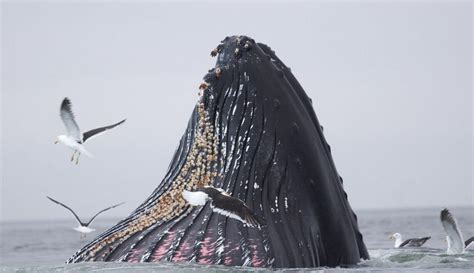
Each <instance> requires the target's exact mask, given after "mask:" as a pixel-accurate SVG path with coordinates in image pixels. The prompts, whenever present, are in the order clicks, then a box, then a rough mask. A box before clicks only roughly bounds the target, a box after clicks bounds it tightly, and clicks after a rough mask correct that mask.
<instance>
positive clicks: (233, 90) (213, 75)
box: [67, 36, 369, 268]
mask: <svg viewBox="0 0 474 273" xmlns="http://www.w3.org/2000/svg"><path fill="white" fill-rule="evenodd" d="M211 55H213V56H215V57H216V58H217V61H216V65H215V67H214V68H212V69H211V70H209V71H208V73H207V74H205V75H204V78H203V83H202V84H201V85H200V86H199V89H200V96H199V99H198V102H197V104H196V107H195V108H194V110H193V112H192V114H191V118H190V120H189V123H188V126H187V129H186V131H185V132H184V135H183V137H182V138H181V140H180V142H179V146H178V148H177V150H176V152H175V154H174V156H173V158H172V160H171V163H170V165H169V167H168V170H167V173H166V175H165V177H164V179H163V180H162V182H161V183H159V185H158V186H157V188H156V189H155V190H154V191H153V192H152V194H151V195H150V196H149V197H148V198H147V199H146V200H145V201H144V202H143V203H142V204H141V205H140V206H138V208H136V209H135V210H134V211H133V212H132V213H131V214H130V215H129V216H128V217H126V218H125V219H123V220H122V221H120V222H118V223H117V224H116V225H115V226H113V227H111V228H110V229H109V230H107V231H105V232H104V233H102V234H101V235H99V236H98V237H97V238H95V239H94V240H93V241H91V242H90V243H89V244H87V245H85V246H84V247H83V248H81V249H80V250H79V251H77V252H76V253H75V254H74V255H73V256H72V257H71V258H70V259H69V260H68V261H67V262H68V263H76V262H84V261H124V262H159V261H171V262H192V263H197V264H205V265H209V264H221V265H228V266H251V267H272V268H294V267H299V268H302V267H319V266H329V267H335V266H350V265H354V264H356V263H358V262H359V261H360V259H361V258H363V259H368V258H369V255H368V252H367V249H366V247H365V244H364V242H363V239H362V234H361V233H360V231H359V229H358V224H357V217H356V215H355V214H354V212H353V211H352V209H351V207H350V205H349V202H348V200H347V194H346V193H345V191H344V188H343V181H342V178H341V177H340V176H339V174H338V172H337V170H336V167H335V165H334V161H333V158H332V156H331V150H330V147H329V145H328V143H327V142H326V140H325V137H324V135H323V132H322V127H321V125H320V124H319V121H318V119H317V117H316V114H315V112H314V110H313V106H312V101H311V99H310V98H309V97H308V96H307V94H306V93H305V91H304V90H303V88H302V87H301V85H300V84H299V83H298V81H297V80H296V78H295V77H294V76H293V74H292V73H291V71H290V68H288V67H287V66H285V64H284V63H283V62H282V61H281V60H280V59H279V58H278V57H277V56H276V54H275V52H274V51H273V50H272V49H271V48H270V47H268V46H267V45H265V44H262V43H256V42H255V41H254V40H253V39H251V38H249V37H246V36H232V37H226V38H225V39H224V40H223V41H222V42H221V43H220V44H219V45H218V46H217V47H216V48H215V49H214V50H213V51H212V52H211ZM204 186H212V187H215V188H221V189H223V190H224V191H226V192H228V193H229V194H230V195H231V196H232V197H234V198H237V199H239V200H242V202H244V203H245V205H246V206H247V207H248V208H249V209H250V210H251V211H252V212H253V213H254V214H255V215H257V216H258V217H260V218H262V219H264V220H265V225H264V226H263V227H262V228H261V229H258V228H254V227H249V226H247V225H245V224H244V223H242V222H241V221H236V220H235V219H231V218H230V217H226V216H225V215H221V214H220V213H216V212H214V211H213V209H212V207H211V204H210V203H211V202H207V203H206V204H205V205H204V206H191V205H190V204H189V203H188V202H186V200H185V199H184V198H183V194H182V193H183V192H184V191H196V190H197V189H198V188H202V187H204Z"/></svg>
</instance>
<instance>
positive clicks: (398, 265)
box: [0, 207, 474, 272]
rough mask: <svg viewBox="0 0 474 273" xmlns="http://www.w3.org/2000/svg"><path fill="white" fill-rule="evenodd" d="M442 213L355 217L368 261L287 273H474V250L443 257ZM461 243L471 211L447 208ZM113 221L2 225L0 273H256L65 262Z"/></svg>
mask: <svg viewBox="0 0 474 273" xmlns="http://www.w3.org/2000/svg"><path fill="white" fill-rule="evenodd" d="M441 209H442V208H430V209H405V210H377V211H357V214H358V219H359V227H360V229H361V231H362V234H363V235H364V241H365V243H366V245H367V248H368V249H369V253H370V256H371V259H370V260H367V261H361V262H360V263H359V264H358V265H356V266H354V267H352V268H335V269H330V268H311V269H291V271H295V272H299V271H313V272H314V271H317V272H400V271H411V272H413V271H415V272H474V249H471V250H469V251H467V252H466V253H465V254H461V255H446V242H445V236H444V231H443V228H442V226H441V222H440V220H439V211H440V210H441ZM450 210H451V212H452V213H453V214H454V215H455V217H456V218H457V220H458V225H459V227H460V229H461V232H462V233H463V235H464V237H465V239H467V238H469V237H471V236H474V207H465V208H450ZM117 221H118V220H117V219H105V220H104V219H97V220H96V222H95V223H94V224H95V226H94V228H96V229H97V231H96V232H94V233H92V234H89V235H88V237H87V238H85V239H81V238H80V234H79V233H77V232H76V231H74V230H73V229H72V227H74V226H75V225H76V223H75V221H74V220H73V219H70V220H63V221H36V222H1V223H0V239H1V240H0V272H156V271H160V272H187V271H191V270H192V271H197V272H222V271H229V272H234V271H242V272H248V271H250V272H260V271H267V270H268V269H256V268H249V267H225V266H202V265H195V264H175V263H148V264H129V263H81V264H73V265H66V264H64V262H65V261H66V259H67V258H69V256H71V255H72V254H73V253H74V252H75V251H76V250H78V249H79V248H80V247H82V246H83V245H85V244H86V243H87V242H88V241H89V240H92V239H93V238H94V237H95V236H96V235H98V234H99V233H100V232H102V231H104V230H106V229H107V228H108V227H110V226H112V225H113V224H114V223H116V222H117ZM394 232H400V233H402V234H403V235H404V237H405V238H408V237H421V236H431V239H430V240H429V241H428V242H427V243H426V244H425V247H423V248H418V249H393V242H392V241H390V240H389V239H388V236H389V235H390V234H391V233H394Z"/></svg>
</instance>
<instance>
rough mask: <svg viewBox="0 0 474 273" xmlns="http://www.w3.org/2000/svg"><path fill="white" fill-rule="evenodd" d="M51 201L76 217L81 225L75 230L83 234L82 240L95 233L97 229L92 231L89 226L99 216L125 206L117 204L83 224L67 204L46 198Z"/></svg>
mask: <svg viewBox="0 0 474 273" xmlns="http://www.w3.org/2000/svg"><path fill="white" fill-rule="evenodd" d="M46 197H47V198H48V199H49V200H51V201H53V202H54V203H56V204H58V205H60V206H62V207H64V208H66V209H67V210H69V211H70V212H71V213H72V214H73V215H74V217H76V220H77V222H78V223H79V226H78V227H75V228H74V230H75V231H77V232H80V233H81V238H83V237H84V238H85V237H86V235H87V233H91V232H93V231H94V230H95V229H92V228H90V227H89V225H90V224H91V223H92V221H94V219H95V218H96V217H97V216H99V214H101V213H103V212H105V211H108V210H109V209H113V208H115V207H118V206H120V205H122V204H124V202H122V203H120V204H116V205H113V206H110V207H108V208H105V209H103V210H101V211H99V212H97V213H96V214H95V215H94V216H92V218H91V219H90V220H89V222H87V223H85V222H82V221H81V219H80V218H79V216H77V214H76V213H75V212H74V211H73V210H72V209H71V208H70V207H68V206H66V205H65V204H63V203H61V202H59V201H57V200H54V199H53V198H51V197H49V196H46Z"/></svg>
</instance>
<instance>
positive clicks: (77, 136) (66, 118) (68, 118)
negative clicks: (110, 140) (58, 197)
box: [54, 98, 125, 165]
mask: <svg viewBox="0 0 474 273" xmlns="http://www.w3.org/2000/svg"><path fill="white" fill-rule="evenodd" d="M59 113H60V116H61V119H62V120H63V123H64V126H65V127H66V131H67V135H60V136H58V137H57V138H56V140H55V141H54V144H57V143H58V142H61V143H63V144H64V145H66V146H67V147H69V148H71V149H72V150H73V151H74V153H73V154H72V156H71V161H74V156H75V155H76V153H78V155H77V157H76V165H77V164H78V163H79V156H81V154H85V155H87V156H88V157H92V154H91V153H89V152H88V151H87V150H86V149H85V148H84V146H83V144H84V143H85V142H86V141H87V140H88V139H91V138H93V137H95V136H98V135H100V134H102V133H104V132H105V131H107V130H110V129H112V128H115V127H116V126H118V125H120V124H122V123H124V122H125V119H124V120H122V121H120V122H117V123H115V124H112V125H109V126H104V127H100V128H96V129H92V130H90V131H87V132H85V133H83V134H82V133H81V130H80V129H79V126H78V125H77V122H76V120H75V118H74V114H73V112H72V107H71V101H70V100H69V99H68V98H64V99H63V102H62V103H61V108H60V111H59Z"/></svg>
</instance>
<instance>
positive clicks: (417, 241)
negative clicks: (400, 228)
mask: <svg viewBox="0 0 474 273" xmlns="http://www.w3.org/2000/svg"><path fill="white" fill-rule="evenodd" d="M430 238H431V237H430V236H428V237H422V238H411V239H407V240H405V241H403V240H402V235H401V234H400V233H394V234H392V235H390V239H395V245H394V247H395V248H401V247H406V246H407V247H420V246H422V245H424V244H425V243H426V241H428V240H429V239H430Z"/></svg>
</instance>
